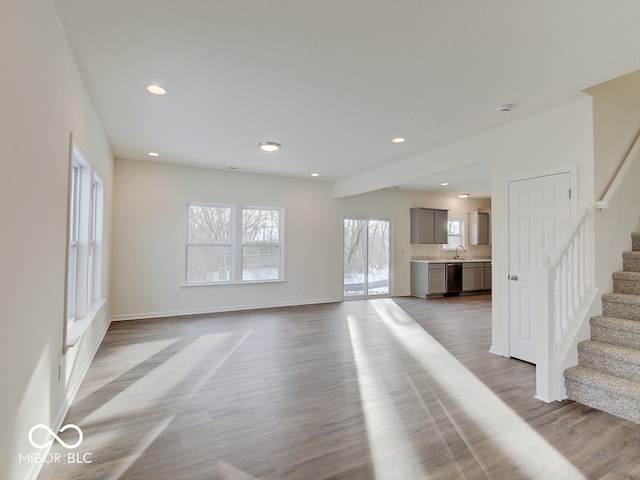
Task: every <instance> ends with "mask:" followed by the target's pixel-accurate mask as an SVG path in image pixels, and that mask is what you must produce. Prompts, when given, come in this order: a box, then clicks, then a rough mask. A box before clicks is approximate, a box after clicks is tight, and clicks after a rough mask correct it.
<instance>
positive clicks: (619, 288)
mask: <svg viewBox="0 0 640 480" xmlns="http://www.w3.org/2000/svg"><path fill="white" fill-rule="evenodd" d="M613 293H628V294H633V295H640V272H614V274H613Z"/></svg>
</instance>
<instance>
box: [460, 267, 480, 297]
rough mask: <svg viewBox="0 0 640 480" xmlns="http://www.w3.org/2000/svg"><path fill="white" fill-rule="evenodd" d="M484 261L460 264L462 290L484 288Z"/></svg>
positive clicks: (473, 290) (471, 290) (470, 290)
mask: <svg viewBox="0 0 640 480" xmlns="http://www.w3.org/2000/svg"><path fill="white" fill-rule="evenodd" d="M484 275H485V272H484V262H464V263H463V264H462V291H463V292H476V291H480V290H484Z"/></svg>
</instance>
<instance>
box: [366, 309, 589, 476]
mask: <svg viewBox="0 0 640 480" xmlns="http://www.w3.org/2000/svg"><path fill="white" fill-rule="evenodd" d="M371 305H373V307H374V308H375V310H376V311H377V313H378V315H379V316H380V318H381V320H382V322H383V323H384V324H385V325H386V326H387V328H388V329H389V331H390V333H391V334H392V335H393V337H394V339H395V340H396V341H397V342H398V343H399V344H400V345H402V347H403V348H404V349H405V350H406V351H407V352H408V353H409V354H410V355H411V356H412V357H413V359H414V360H415V361H416V362H418V363H419V365H420V366H421V367H422V368H423V369H424V370H425V371H426V372H427V373H428V375H429V376H430V377H431V378H433V379H434V381H435V382H436V383H437V387H439V389H438V390H437V391H436V392H435V394H436V396H439V397H440V398H439V401H440V404H441V406H442V408H443V409H444V411H445V412H446V414H447V416H448V418H449V420H450V421H451V423H452V424H453V425H454V426H455V428H456V430H457V431H458V433H459V434H460V436H461V437H462V438H463V439H464V440H465V442H466V444H467V445H468V447H469V449H470V450H471V453H472V454H473V456H474V457H475V459H476V461H477V462H478V464H479V465H480V466H481V467H482V468H483V469H485V471H487V470H490V468H491V466H492V465H496V464H497V463H500V462H503V461H504V462H508V464H510V465H513V466H514V467H515V468H516V469H517V470H518V471H519V472H520V474H521V475H522V476H524V477H525V478H531V479H538V478H539V479H549V478H562V479H563V480H569V479H575V480H579V479H580V480H584V479H585V478H586V477H585V476H584V475H583V474H582V473H581V472H580V471H579V470H577V469H576V468H575V467H574V466H573V465H572V464H571V462H569V460H567V459H566V458H565V457H563V456H562V455H561V454H560V453H559V452H558V451H557V450H556V449H555V448H553V446H552V445H550V444H549V443H548V442H547V441H546V440H545V439H544V438H543V437H542V436H541V435H540V434H538V432H536V431H535V430H534V429H533V428H531V427H530V426H529V425H528V424H527V423H526V422H525V421H524V420H523V419H522V418H520V417H519V416H518V415H517V414H516V413H515V412H514V411H513V410H511V408H509V407H508V406H507V405H506V404H505V403H504V402H503V401H502V400H500V398H498V396H497V395H495V394H494V393H493V392H492V391H491V390H490V389H488V388H487V387H486V386H485V385H484V384H483V383H482V382H481V381H480V380H478V378H477V377H475V375H473V374H472V373H471V372H469V371H468V370H467V369H466V368H465V367H464V366H463V365H462V364H461V363H460V362H459V361H458V360H457V359H456V358H455V357H454V356H453V355H451V354H450V353H449V352H448V351H447V350H446V349H445V348H444V347H443V346H442V345H440V344H439V343H438V342H437V341H436V340H435V339H434V338H433V337H431V336H430V335H429V334H428V333H427V332H426V331H425V330H424V329H423V328H422V327H421V326H420V325H418V324H417V323H416V322H415V321H414V320H413V319H412V318H411V317H410V316H409V315H408V314H407V313H406V312H404V311H403V310H402V309H401V308H400V307H399V306H398V305H396V303H395V302H393V300H391V299H377V300H372V301H371ZM478 430H480V431H481V433H482V435H484V436H485V437H486V440H485V441H482V442H478V440H477V435H478ZM487 441H488V442H490V443H491V445H489V447H493V448H488V445H487Z"/></svg>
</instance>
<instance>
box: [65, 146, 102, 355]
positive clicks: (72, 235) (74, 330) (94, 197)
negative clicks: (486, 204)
mask: <svg viewBox="0 0 640 480" xmlns="http://www.w3.org/2000/svg"><path fill="white" fill-rule="evenodd" d="M103 203H104V200H103V188H102V181H101V180H100V177H99V176H98V175H97V174H96V173H95V172H94V171H93V169H92V168H91V166H90V165H89V163H88V162H87V160H86V159H85V157H84V156H83V155H82V153H81V152H80V150H79V149H78V148H77V147H76V146H75V145H74V146H73V149H72V155H71V171H70V176H69V225H68V227H69V231H68V239H69V240H68V253H67V255H68V259H67V285H66V288H67V293H66V302H65V303H66V328H67V337H66V339H67V346H70V345H73V344H74V343H75V342H76V341H77V339H78V337H79V335H80V334H81V332H82V331H84V329H85V328H86V326H87V324H88V322H87V321H90V320H91V319H92V318H93V317H94V316H95V314H96V313H97V311H98V310H99V309H100V307H101V306H102V305H103V304H104V300H103V299H102V298H101V297H102V291H101V278H102V221H103V210H104V205H103Z"/></svg>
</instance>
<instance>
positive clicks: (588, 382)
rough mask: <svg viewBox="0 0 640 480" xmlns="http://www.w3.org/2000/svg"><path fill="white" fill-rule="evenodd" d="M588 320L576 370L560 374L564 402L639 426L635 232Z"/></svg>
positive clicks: (638, 240) (639, 280)
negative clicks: (587, 337)
mask: <svg viewBox="0 0 640 480" xmlns="http://www.w3.org/2000/svg"><path fill="white" fill-rule="evenodd" d="M631 240H632V251H631V252H624V253H623V254H622V261H623V271H622V272H616V273H614V274H613V293H606V294H604V295H602V315H601V316H596V317H592V318H591V340H585V341H583V342H580V343H579V344H578V365H577V366H575V367H571V368H568V369H567V370H565V372H564V376H565V386H566V389H567V397H568V398H569V399H571V400H575V401H576V402H580V403H582V404H584V405H587V406H590V407H593V408H597V409H598V410H602V411H604V412H607V413H610V414H612V415H616V416H618V417H621V418H624V419H627V420H631V421H632V422H636V423H640V232H638V233H632V234H631Z"/></svg>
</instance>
